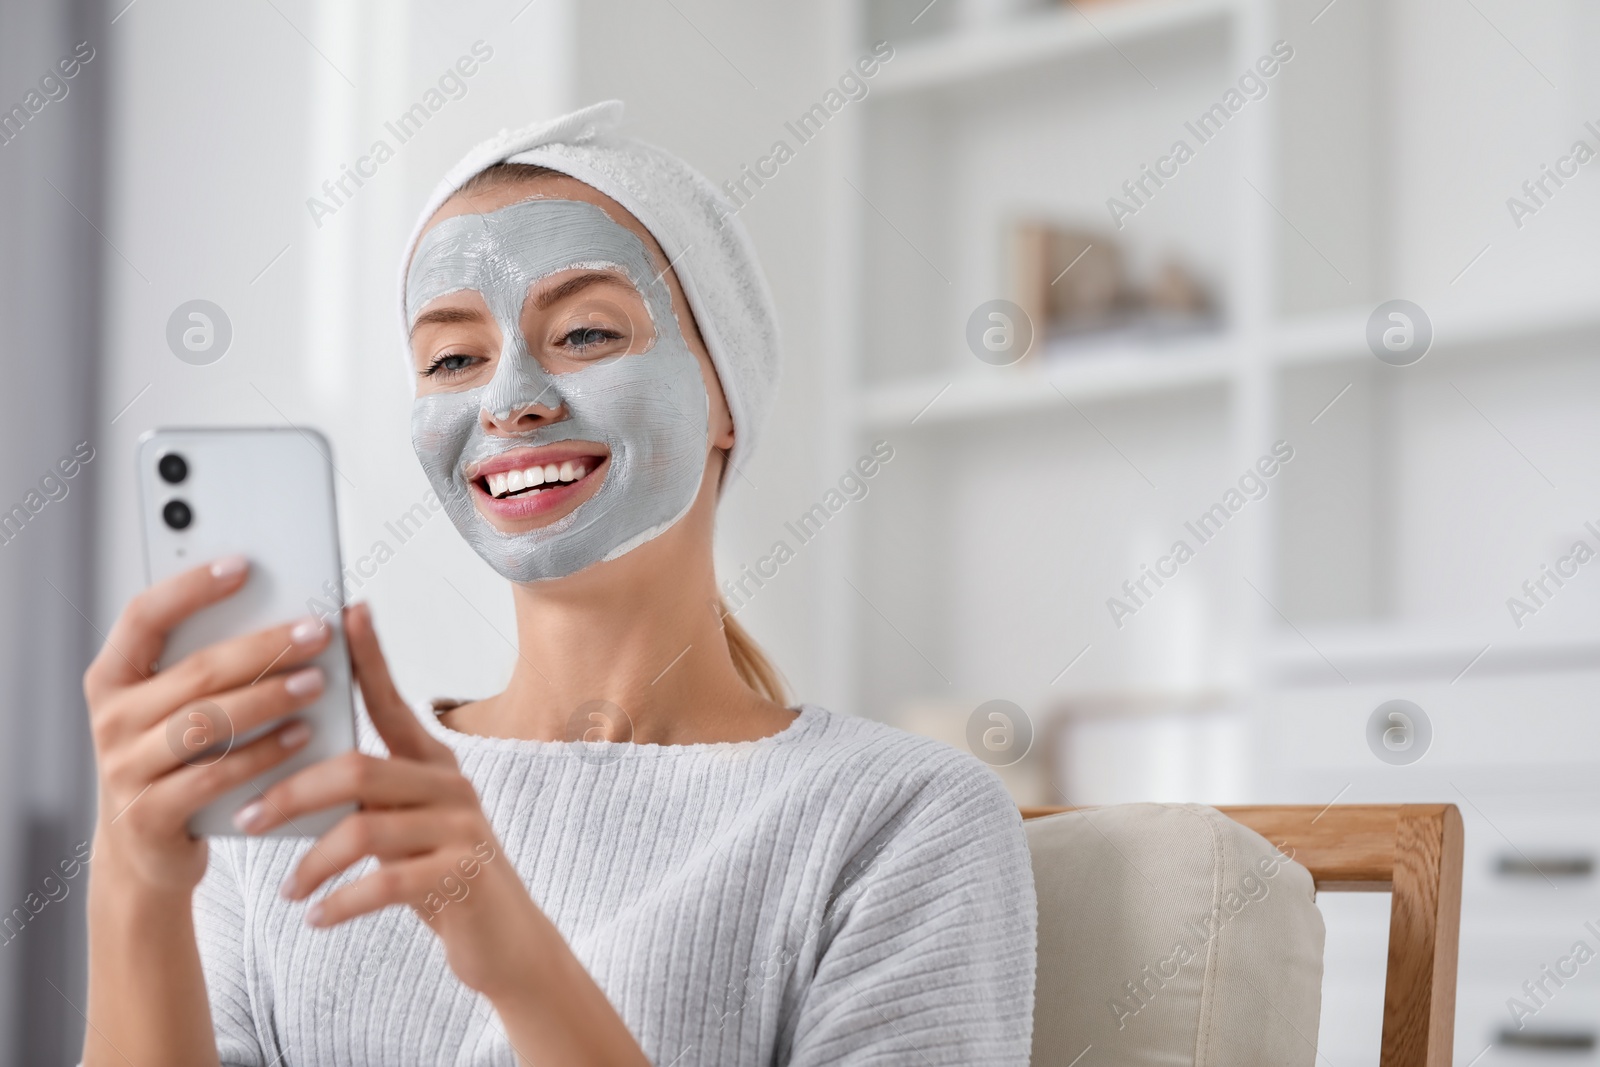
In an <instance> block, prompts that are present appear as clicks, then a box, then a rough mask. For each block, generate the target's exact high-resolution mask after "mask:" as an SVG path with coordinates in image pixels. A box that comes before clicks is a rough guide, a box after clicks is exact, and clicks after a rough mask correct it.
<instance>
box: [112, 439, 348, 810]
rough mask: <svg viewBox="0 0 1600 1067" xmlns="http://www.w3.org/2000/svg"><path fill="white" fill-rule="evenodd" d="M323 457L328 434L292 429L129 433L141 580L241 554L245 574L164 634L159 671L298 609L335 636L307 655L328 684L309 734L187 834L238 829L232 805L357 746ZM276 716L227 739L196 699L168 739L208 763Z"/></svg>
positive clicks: (221, 719) (303, 712)
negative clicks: (239, 583) (134, 444)
mask: <svg viewBox="0 0 1600 1067" xmlns="http://www.w3.org/2000/svg"><path fill="white" fill-rule="evenodd" d="M331 455H332V452H331V451H330V450H329V448H328V442H327V439H326V438H324V437H323V436H322V435H321V434H320V433H318V432H317V431H315V430H310V429H305V428H301V427H274V428H266V429H195V430H179V429H172V430H152V431H150V432H149V433H146V434H145V435H144V436H143V437H141V438H140V439H139V447H138V462H139V503H140V511H141V513H142V523H141V525H142V526H143V529H144V549H145V573H146V576H147V577H148V579H149V580H150V581H151V582H157V581H160V580H161V579H163V578H166V577H168V576H169V575H172V574H175V573H177V572H179V571H182V570H186V569H188V568H190V567H193V566H196V565H198V564H201V563H205V562H207V561H208V560H212V559H216V558H217V557H219V556H227V555H232V554H234V553H241V554H243V555H244V556H245V557H246V558H247V559H249V561H250V573H249V577H248V578H246V580H245V583H244V586H243V587H242V588H240V590H239V591H238V592H236V593H234V594H233V596H231V597H228V598H227V599H225V600H222V601H220V602H218V603H216V604H213V605H211V606H210V607H206V608H203V609H201V610H200V611H198V612H196V613H195V614H194V615H192V616H190V617H189V618H187V619H185V620H184V621H183V622H181V623H180V624H178V626H177V628H176V629H174V630H173V631H172V633H171V634H170V636H169V637H168V639H167V646H166V649H165V651H164V652H163V653H162V656H161V660H160V662H159V663H158V664H157V668H158V669H160V668H162V667H165V666H168V665H169V664H172V663H176V662H177V661H178V660H180V659H182V658H183V657H185V656H187V655H188V654H189V653H191V652H193V651H195V650H196V649H199V648H202V647H203V646H205V645H209V644H213V643H215V642H217V641H220V640H223V639H225V638H229V637H237V636H240V635H243V634H247V633H250V632H252V631H255V630H260V629H263V628H265V627H268V626H275V625H278V624H280V623H285V622H290V621H292V620H294V619H296V618H299V617H301V616H305V615H316V616H319V617H321V618H322V619H323V620H324V621H325V622H326V623H327V624H328V625H329V626H331V627H333V640H331V641H330V642H328V647H327V648H326V649H324V650H323V651H322V653H321V655H319V656H317V657H316V658H315V659H313V660H312V661H311V662H312V663H314V664H316V665H317V666H319V667H321V668H322V670H323V672H324V674H325V675H326V678H327V685H326V688H324V690H323V693H322V696H321V697H320V698H319V699H318V700H317V701H316V702H315V703H314V704H311V705H309V706H307V707H305V708H302V709H300V710H299V711H298V712H296V713H295V717H297V718H300V719H303V720H305V721H306V722H307V723H308V724H310V726H311V739H310V741H309V742H307V744H306V746H305V748H303V749H301V750H300V751H299V752H298V753H296V754H295V755H294V756H292V757H290V758H289V759H287V760H285V761H284V762H283V763H280V764H278V765H277V766H276V767H274V768H272V769H271V770H269V771H267V772H266V773H264V774H262V775H260V776H258V777H256V778H255V779H253V780H251V781H250V782H247V783H245V784H243V785H240V786H238V787H236V788H234V789H232V790H230V791H229V792H227V793H226V794H224V795H223V796H221V797H219V798H218V799H217V800H215V801H213V802H212V803H210V804H208V805H207V806H206V807H204V808H202V809H201V810H200V811H198V812H196V813H195V814H194V816H193V817H192V818H191V819H190V820H189V832H190V833H192V834H195V835H197V836H198V835H203V834H237V833H238V832H239V831H238V830H237V829H235V828H234V825H233V815H234V813H235V812H237V811H238V810H239V809H240V808H242V807H243V806H244V805H246V804H248V803H249V802H251V801H252V800H255V799H256V798H257V797H258V796H259V795H260V793H261V791H262V790H263V789H265V788H266V787H267V786H269V785H271V784H272V783H273V782H276V781H278V780H280V779H282V778H285V777H287V776H288V775H290V774H293V773H294V772H295V771H298V770H300V769H301V768H303V767H307V766H309V765H311V764H313V763H316V762H317V761H319V760H324V759H327V758H328V757H330V756H336V755H338V754H340V753H341V752H344V751H346V750H348V749H351V748H354V747H355V717H354V708H353V704H352V698H351V690H350V656H349V652H348V650H347V648H346V646H345V638H344V618H343V616H342V615H341V614H340V611H341V609H342V608H343V606H344V581H343V577H342V567H341V565H340V560H339V530H338V521H337V517H336V515H335V512H334V499H333V462H332V460H331V459H330V458H329V457H330V456H331ZM267 671H268V672H273V668H271V667H268V669H267ZM264 673H265V672H264ZM274 673H275V672H274ZM284 721H285V720H284V719H277V720H274V721H273V722H270V723H267V724H265V725H263V726H260V727H258V728H256V729H254V730H249V731H245V732H242V733H239V734H238V735H237V736H235V732H234V730H233V728H232V725H231V724H230V723H229V722H227V720H226V716H225V715H222V714H221V709H220V708H216V707H215V706H214V705H213V706H212V708H211V709H206V708H204V707H200V708H197V709H191V711H190V713H189V714H188V715H187V716H185V717H183V718H178V717H175V718H174V720H173V726H172V728H171V729H170V730H169V740H170V742H171V744H172V746H173V750H174V751H175V752H178V753H179V754H180V755H181V756H183V757H184V758H185V759H186V760H187V761H188V762H190V763H205V762H215V761H216V760H219V759H222V758H224V757H225V756H226V755H227V753H228V752H229V751H230V750H231V749H233V748H237V747H239V746H240V745H243V744H247V743H248V742H250V741H252V740H254V739H256V738H257V737H260V736H261V735H263V734H265V733H266V732H267V731H269V730H271V729H273V728H274V727H276V726H279V725H281V724H282V723H283V722H284ZM353 810H355V807H354V805H344V806H341V807H339V808H330V809H327V810H325V811H320V812H315V813H313V814H310V815H306V816H304V817H302V818H296V819H295V820H294V821H293V823H292V824H285V825H283V826H281V827H278V828H276V829H274V830H271V831H268V833H269V834H272V835H276V836H302V835H310V836H315V835H320V834H322V833H324V832H326V831H327V830H328V829H330V828H331V827H332V826H333V824H334V823H336V822H338V821H339V819H341V818H343V817H344V816H345V815H346V814H348V813H349V812H350V811H353Z"/></svg>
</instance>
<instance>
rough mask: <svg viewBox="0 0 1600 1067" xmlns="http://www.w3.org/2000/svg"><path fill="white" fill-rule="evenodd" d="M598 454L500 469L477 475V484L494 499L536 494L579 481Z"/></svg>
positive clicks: (597, 464)
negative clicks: (491, 472)
mask: <svg viewBox="0 0 1600 1067" xmlns="http://www.w3.org/2000/svg"><path fill="white" fill-rule="evenodd" d="M601 462H602V461H601V460H600V459H599V457H594V458H587V457H586V458H584V459H579V460H570V459H569V460H563V461H562V462H560V463H546V464H544V465H543V466H537V465H535V466H530V467H524V468H522V469H521V470H511V471H501V472H500V473H498V474H488V475H484V476H483V477H481V478H479V479H478V487H479V488H480V489H482V490H483V491H484V492H486V493H488V494H489V495H490V496H491V497H493V498H494V499H496V500H505V499H507V498H509V497H514V496H537V495H538V494H540V493H545V492H549V491H550V490H552V489H559V488H561V487H562V486H564V485H572V484H573V483H575V482H581V481H582V480H583V479H584V478H586V477H588V476H589V472H590V471H591V470H592V469H593V468H595V467H598V466H599V465H600V463H601Z"/></svg>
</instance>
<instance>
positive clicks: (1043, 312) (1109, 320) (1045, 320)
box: [1010, 0, 1219, 351]
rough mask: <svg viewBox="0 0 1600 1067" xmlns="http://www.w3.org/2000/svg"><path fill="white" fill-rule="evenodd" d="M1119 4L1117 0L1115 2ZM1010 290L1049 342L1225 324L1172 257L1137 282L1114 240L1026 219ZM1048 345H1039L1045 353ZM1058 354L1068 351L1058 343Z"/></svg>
mask: <svg viewBox="0 0 1600 1067" xmlns="http://www.w3.org/2000/svg"><path fill="white" fill-rule="evenodd" d="M1108 2H1112V0H1108ZM1010 255H1011V288H1012V292H1013V294H1014V298H1015V300H1016V302H1017V304H1019V305H1020V306H1021V307H1022V309H1023V310H1024V311H1026V312H1027V313H1028V315H1029V317H1031V318H1032V319H1033V323H1034V330H1035V335H1036V336H1038V337H1040V338H1041V339H1042V340H1043V341H1044V342H1045V343H1046V345H1049V343H1050V342H1052V341H1054V342H1063V341H1065V342H1069V346H1070V342H1071V341H1073V340H1075V339H1078V338H1083V337H1087V336H1094V337H1102V336H1104V335H1106V334H1110V333H1126V334H1131V335H1134V336H1139V337H1146V336H1161V335H1166V334H1173V333H1188V332H1192V331H1196V330H1204V329H1212V328H1215V327H1216V326H1217V325H1219V318H1218V315H1217V309H1216V304H1215V301H1214V300H1213V299H1212V297H1211V294H1210V292H1209V290H1208V289H1207V287H1206V286H1205V284H1204V282H1202V281H1201V280H1200V278H1199V277H1198V276H1197V275H1196V274H1195V272H1194V271H1193V270H1191V269H1190V268H1189V267H1187V266H1185V265H1184V264H1183V262H1182V261H1181V260H1179V259H1177V258H1175V257H1171V256H1169V257H1167V258H1166V259H1164V260H1163V261H1162V262H1161V264H1160V266H1159V267H1158V268H1157V270H1156V272H1155V275H1154V277H1153V278H1151V280H1150V281H1149V283H1148V284H1147V285H1144V286H1139V285H1136V284H1134V283H1133V282H1132V281H1130V279H1129V277H1128V272H1127V270H1126V269H1125V267H1124V255H1123V251H1122V249H1121V247H1120V246H1119V245H1118V243H1117V241H1116V239H1115V238H1113V237H1111V236H1109V235H1107V234H1104V233H1099V232H1095V231H1090V230H1080V229H1075V228H1072V227H1064V226H1059V225H1056V224H1054V223H1050V222H1042V221H1039V220H1025V221H1021V222H1017V223H1015V224H1013V225H1012V227H1011V231H1010ZM1046 345H1039V346H1036V348H1038V349H1039V350H1044V349H1045V347H1046ZM1052 347H1054V348H1055V349H1056V350H1058V351H1059V350H1060V349H1061V348H1062V347H1063V346H1062V345H1061V344H1059V343H1058V344H1055V345H1054V346H1052Z"/></svg>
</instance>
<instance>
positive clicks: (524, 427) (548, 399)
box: [478, 388, 564, 436]
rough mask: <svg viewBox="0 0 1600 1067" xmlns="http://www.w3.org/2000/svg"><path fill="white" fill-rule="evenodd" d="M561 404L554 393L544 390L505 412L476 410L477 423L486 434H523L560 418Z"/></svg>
mask: <svg viewBox="0 0 1600 1067" xmlns="http://www.w3.org/2000/svg"><path fill="white" fill-rule="evenodd" d="M563 407H564V406H563V404H562V402H561V398H560V397H559V396H557V395H556V391H555V390H554V389H551V388H546V389H545V390H544V392H543V393H541V394H540V395H539V396H537V397H535V398H534V399H532V400H530V401H526V402H523V403H519V404H516V405H514V406H512V407H511V408H509V409H508V410H505V411H490V410H489V408H488V407H482V408H479V409H478V422H479V424H480V425H482V427H483V429H484V430H485V432H487V433H492V434H498V435H501V436H511V435H515V434H525V433H529V432H531V431H533V430H536V429H538V428H539V427H540V426H544V425H546V424H548V423H552V422H555V421H557V420H558V419H560V418H562V416H563V413H564V412H563Z"/></svg>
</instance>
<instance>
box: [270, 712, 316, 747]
mask: <svg viewBox="0 0 1600 1067" xmlns="http://www.w3.org/2000/svg"><path fill="white" fill-rule="evenodd" d="M310 736H311V725H310V724H309V723H307V722H306V721H305V720H304V719H296V720H295V721H294V722H292V723H290V724H289V725H288V726H287V727H285V728H284V730H283V732H282V733H281V734H279V735H278V744H280V745H282V746H283V747H284V748H296V747H298V746H300V745H303V744H305V743H306V740H307V738H309V737H310Z"/></svg>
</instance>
